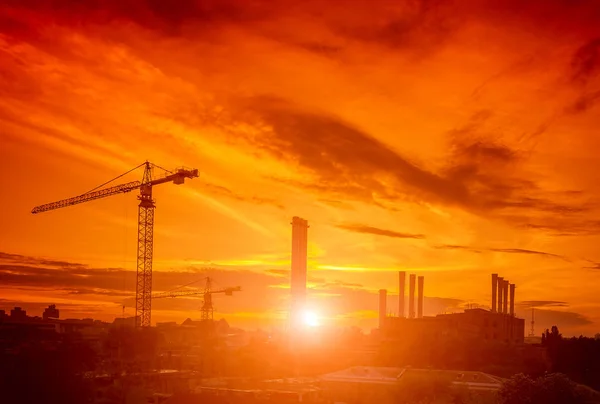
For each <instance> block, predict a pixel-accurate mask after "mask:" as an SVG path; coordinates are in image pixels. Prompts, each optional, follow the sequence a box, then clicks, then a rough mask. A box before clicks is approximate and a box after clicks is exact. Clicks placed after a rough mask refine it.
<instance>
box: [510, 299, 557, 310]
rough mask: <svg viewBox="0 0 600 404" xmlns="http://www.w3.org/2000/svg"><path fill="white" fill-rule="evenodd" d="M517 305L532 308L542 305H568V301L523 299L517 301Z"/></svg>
mask: <svg viewBox="0 0 600 404" xmlns="http://www.w3.org/2000/svg"><path fill="white" fill-rule="evenodd" d="M517 306H519V307H522V308H525V309H531V308H540V307H567V306H568V304H567V302H560V301H554V300H523V301H520V302H518V303H517Z"/></svg>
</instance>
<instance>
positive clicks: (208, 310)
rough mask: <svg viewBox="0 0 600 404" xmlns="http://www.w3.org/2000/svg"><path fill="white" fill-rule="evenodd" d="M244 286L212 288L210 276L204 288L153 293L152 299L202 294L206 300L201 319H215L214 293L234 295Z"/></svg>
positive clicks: (203, 304)
mask: <svg viewBox="0 0 600 404" xmlns="http://www.w3.org/2000/svg"><path fill="white" fill-rule="evenodd" d="M241 290H242V288H241V287H239V286H234V287H228V288H220V289H212V279H211V278H210V277H207V278H206V284H205V286H204V290H179V291H171V292H164V293H156V294H154V295H152V299H163V298H167V297H178V296H194V295H202V296H203V299H204V302H203V303H202V308H201V309H200V311H201V316H200V319H201V320H202V321H208V320H211V321H212V320H213V314H214V308H213V304H212V295H214V294H217V293H224V294H225V295H226V296H231V295H233V292H239V291H241Z"/></svg>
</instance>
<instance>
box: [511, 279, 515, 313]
mask: <svg viewBox="0 0 600 404" xmlns="http://www.w3.org/2000/svg"><path fill="white" fill-rule="evenodd" d="M510 316H511V317H514V316H515V284H514V283H511V284H510Z"/></svg>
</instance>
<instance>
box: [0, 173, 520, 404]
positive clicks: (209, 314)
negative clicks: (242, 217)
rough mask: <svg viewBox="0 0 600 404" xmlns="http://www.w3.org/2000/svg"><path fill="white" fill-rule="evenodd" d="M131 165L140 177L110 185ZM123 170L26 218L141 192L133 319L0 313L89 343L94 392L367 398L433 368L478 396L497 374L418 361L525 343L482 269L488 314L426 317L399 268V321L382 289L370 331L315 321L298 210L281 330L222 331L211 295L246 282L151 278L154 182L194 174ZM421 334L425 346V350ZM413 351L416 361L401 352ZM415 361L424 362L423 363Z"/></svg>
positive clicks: (421, 286) (416, 282)
mask: <svg viewBox="0 0 600 404" xmlns="http://www.w3.org/2000/svg"><path fill="white" fill-rule="evenodd" d="M140 168H141V169H143V175H142V180H141V181H134V182H127V183H123V184H118V185H112V183H113V182H114V181H115V180H118V179H119V178H121V177H123V176H124V175H126V174H129V173H130V172H132V171H134V170H135V169H140ZM155 169H159V170H162V171H164V173H165V174H164V176H162V177H157V176H155V175H154V170H155ZM130 172H127V173H125V174H122V175H120V176H118V177H116V178H114V179H112V180H110V181H108V182H106V183H104V184H102V185H101V186H99V187H96V188H94V189H92V190H91V191H89V192H87V193H84V194H82V195H78V196H76V197H73V198H69V199H64V200H60V201H57V202H52V203H48V204H45V205H41V206H37V207H35V208H34V209H33V210H32V213H34V214H39V213H43V212H47V211H51V210H54V209H59V208H65V207H69V206H72V205H76V204H80V203H86V202H89V201H93V200H97V199H100V198H106V197H110V196H112V195H116V194H121V193H127V192H131V191H134V190H139V192H140V193H139V196H138V200H139V204H138V216H137V217H138V223H137V236H138V238H137V257H136V258H137V275H136V276H137V279H136V290H135V313H136V314H135V317H132V318H125V317H123V318H117V319H115V321H114V322H113V323H111V324H109V323H104V322H100V321H94V320H91V321H87V320H81V321H78V320H61V319H60V318H59V317H60V316H59V310H58V309H57V308H56V306H51V307H49V308H48V309H47V311H46V312H44V316H43V318H38V317H29V316H27V315H26V313H24V311H22V310H21V309H20V308H15V310H14V311H13V312H12V313H11V314H10V315H7V314H5V313H3V312H2V313H0V331H2V332H3V335H8V334H10V333H11V332H17V331H15V330H20V329H27V330H29V331H28V332H31V333H32V334H36V335H38V337H39V338H42V339H44V338H49V336H50V335H54V334H58V335H67V334H77V335H78V336H79V337H80V338H82V339H83V340H85V341H87V342H89V343H91V344H92V345H93V346H94V347H95V349H96V350H97V351H98V352H99V355H100V358H101V360H100V361H99V363H100V365H99V366H98V368H97V369H95V370H94V371H93V372H92V373H91V375H93V376H92V377H93V378H94V380H95V381H96V383H97V385H98V386H100V387H101V388H104V389H109V388H111V386H115V385H121V386H123V385H125V384H126V385H135V386H139V387H140V388H141V387H143V389H144V391H145V392H146V393H145V394H146V396H147V399H148V400H151V401H148V402H163V401H166V400H171V399H172V397H174V396H181V395H182V394H187V395H191V396H192V400H196V401H190V402H200V401H198V400H199V399H200V398H199V397H206V396H219V397H221V396H226V397H228V399H229V400H230V401H229V402H247V401H248V400H249V399H251V398H252V400H258V401H257V402H260V401H261V400H262V401H265V402H270V401H277V402H281V400H283V401H286V402H287V401H289V402H297V401H304V402H332V401H342V400H349V401H356V400H357V399H358V398H361V400H362V399H365V400H366V398H365V397H367V398H369V399H372V398H373V397H378V396H379V395H381V394H383V393H382V391H387V390H386V389H389V388H391V387H390V386H396V385H397V383H398V381H399V380H402V379H403V378H410V377H416V376H415V375H417V376H418V377H440V375H441V376H443V377H444V378H446V379H448V380H450V381H451V382H452V383H454V384H458V385H461V386H464V387H465V388H467V389H471V390H473V391H480V392H481V391H483V392H487V391H496V390H497V389H498V388H499V387H500V384H501V380H500V379H499V378H498V377H496V376H492V375H491V374H486V373H483V372H481V371H477V370H476V369H469V368H466V366H467V365H462V366H465V368H463V369H462V370H460V369H459V370H457V369H452V368H449V367H443V368H440V369H437V370H432V367H431V366H432V365H435V363H434V362H429V363H428V362H424V361H422V358H425V357H427V355H426V354H425V350H426V349H430V347H431V346H436V345H437V346H440V345H443V343H447V342H448V341H453V343H455V344H456V343H457V342H456V341H462V342H460V343H464V344H473V343H474V342H473V341H475V343H476V344H484V345H482V346H485V344H489V346H492V347H497V346H499V345H502V346H512V347H515V346H517V347H518V346H522V345H523V344H524V337H525V335H524V334H525V320H523V319H520V318H518V317H516V315H515V289H516V287H515V284H511V283H509V281H508V280H506V279H504V278H502V277H500V276H498V274H492V275H491V289H490V306H491V309H483V308H475V309H465V310H464V311H463V312H460V313H452V314H443V313H440V314H437V315H435V316H425V315H424V293H425V277H424V276H422V275H419V276H418V275H417V274H413V273H411V274H409V275H408V299H406V298H405V289H406V283H407V282H406V281H407V273H406V272H405V271H400V272H399V273H398V293H399V305H398V311H397V316H389V315H388V314H387V313H388V309H387V290H386V289H381V290H380V291H379V296H378V298H379V318H378V328H377V329H375V330H373V331H372V332H371V333H369V334H367V333H359V334H357V335H353V336H348V334H347V332H346V330H335V329H332V328H331V327H315V325H316V323H314V324H313V323H312V322H314V319H312V318H310V313H309V312H308V311H307V298H308V296H307V292H308V291H307V273H308V266H307V262H308V260H307V244H308V229H309V225H308V221H307V220H306V219H303V218H300V217H293V218H292V221H291V227H292V229H291V261H290V262H291V265H290V276H289V279H290V284H289V290H290V292H289V305H288V307H287V308H285V310H286V312H287V320H286V325H285V327H283V328H282V329H281V330H280V331H278V332H268V333H267V332H258V331H257V332H254V333H252V332H248V331H245V330H241V329H235V328H233V327H230V326H229V324H228V323H227V321H226V319H220V320H218V321H216V320H215V319H214V307H213V296H215V295H225V296H232V295H235V294H237V293H238V292H242V290H243V286H244V285H236V286H228V287H217V288H215V287H214V280H213V279H212V278H210V277H205V278H203V279H202V281H203V282H204V285H203V287H202V288H197V287H193V286H190V285H183V286H182V287H181V288H179V289H175V290H171V291H168V292H160V293H154V292H153V284H152V263H153V247H154V240H153V234H154V214H155V207H156V202H155V200H154V199H153V198H154V197H153V188H154V187H155V186H157V185H161V184H165V183H173V184H176V185H181V184H184V182H185V180H186V179H193V178H196V177H198V170H197V169H187V168H179V169H176V170H172V171H170V170H165V169H163V168H161V167H159V166H157V165H154V164H152V163H150V162H145V163H143V164H141V165H139V166H138V167H136V168H134V169H133V170H131V171H130ZM242 293H243V292H242ZM181 296H201V297H202V306H201V309H200V319H199V320H191V319H187V320H185V321H183V322H182V323H179V324H178V323H176V322H169V323H158V324H156V325H154V326H153V323H152V302H153V301H154V300H156V299H167V298H177V297H181ZM373 298H374V299H377V296H376V295H374V297H373ZM233 299H235V297H233ZM406 300H407V301H406ZM7 333H8V334H7ZM423 341H427V345H428V346H423ZM7 344H8V343H7V342H6V341H4V345H5V346H8V345H7ZM419 346H421V348H417V352H420V353H419V355H420V356H419V357H418V358H417V359H414V358H413V357H411V356H409V355H408V354H407V353H406V352H408V351H413V352H414V351H415V347H419ZM5 349H9V348H5ZM10 349H15V347H10ZM418 349H421V351H418ZM494 349H496V348H494ZM511 349H512V348H511ZM430 356H431V355H430ZM420 365H422V366H423V367H424V368H423V369H421V370H419V367H418V366H420ZM348 395H350V396H348ZM194 396H195V397H196V398H193V397H194ZM349 401H348V402H349ZM168 402H174V403H175V402H179V401H168Z"/></svg>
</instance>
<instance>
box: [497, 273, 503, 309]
mask: <svg viewBox="0 0 600 404" xmlns="http://www.w3.org/2000/svg"><path fill="white" fill-rule="evenodd" d="M503 288H504V278H503V277H501V276H499V277H498V307H497V308H496V311H497V312H498V313H502V297H503V296H504V292H502V289H503Z"/></svg>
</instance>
